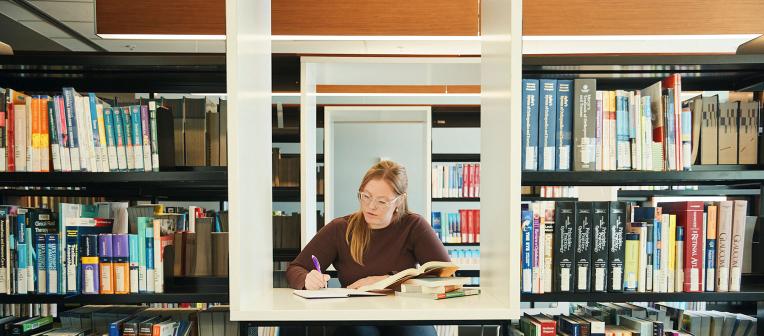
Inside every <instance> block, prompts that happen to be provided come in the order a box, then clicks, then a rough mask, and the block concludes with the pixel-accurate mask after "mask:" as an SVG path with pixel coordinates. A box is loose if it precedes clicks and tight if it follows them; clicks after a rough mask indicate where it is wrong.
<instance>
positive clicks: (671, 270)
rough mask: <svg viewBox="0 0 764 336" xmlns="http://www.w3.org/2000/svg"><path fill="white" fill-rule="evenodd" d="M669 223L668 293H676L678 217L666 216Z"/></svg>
mask: <svg viewBox="0 0 764 336" xmlns="http://www.w3.org/2000/svg"><path fill="white" fill-rule="evenodd" d="M664 217H665V218H667V221H665V222H667V223H668V246H667V249H668V269H667V270H666V273H667V275H666V282H667V284H666V285H667V287H668V290H667V291H668V292H669V293H673V292H676V291H677V289H676V279H675V276H676V215H672V214H664Z"/></svg>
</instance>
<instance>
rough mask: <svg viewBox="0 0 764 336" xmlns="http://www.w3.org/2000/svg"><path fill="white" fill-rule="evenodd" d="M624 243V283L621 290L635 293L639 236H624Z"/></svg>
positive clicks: (631, 234)
mask: <svg viewBox="0 0 764 336" xmlns="http://www.w3.org/2000/svg"><path fill="white" fill-rule="evenodd" d="M624 243H625V252H626V253H625V263H624V282H623V290H624V291H626V292H636V291H637V286H638V280H639V276H638V270H637V268H638V267H639V234H638V233H626V234H624Z"/></svg>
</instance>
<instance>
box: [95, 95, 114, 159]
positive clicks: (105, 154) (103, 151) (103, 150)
mask: <svg viewBox="0 0 764 336" xmlns="http://www.w3.org/2000/svg"><path fill="white" fill-rule="evenodd" d="M96 99H97V98H96ZM103 110H104V104H96V118H97V119H98V140H99V141H100V142H101V143H100V144H99V146H98V155H99V158H100V166H99V171H101V172H109V171H111V167H110V166H109V139H108V138H106V120H105V119H104V115H103V114H104V111H103ZM115 154H116V153H115ZM115 159H116V158H115ZM115 163H116V161H115Z"/></svg>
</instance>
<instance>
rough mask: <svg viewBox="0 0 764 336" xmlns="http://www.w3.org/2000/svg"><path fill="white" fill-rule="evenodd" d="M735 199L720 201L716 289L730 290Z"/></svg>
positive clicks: (720, 290) (718, 290)
mask: <svg viewBox="0 0 764 336" xmlns="http://www.w3.org/2000/svg"><path fill="white" fill-rule="evenodd" d="M732 213H733V201H721V202H719V215H718V219H717V231H716V235H717V238H716V273H717V274H716V291H717V292H727V291H729V274H730V271H729V270H730V249H731V248H732V242H731V239H732Z"/></svg>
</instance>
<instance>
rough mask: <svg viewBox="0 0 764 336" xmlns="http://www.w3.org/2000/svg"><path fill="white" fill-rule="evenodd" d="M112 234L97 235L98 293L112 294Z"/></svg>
mask: <svg viewBox="0 0 764 336" xmlns="http://www.w3.org/2000/svg"><path fill="white" fill-rule="evenodd" d="M113 236H114V235H113V234H111V233H102V234H100V235H98V256H99V258H98V267H99V268H98V274H99V276H100V278H101V279H100V281H99V284H100V293H101V294H114V259H113V258H114V242H113Z"/></svg>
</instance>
